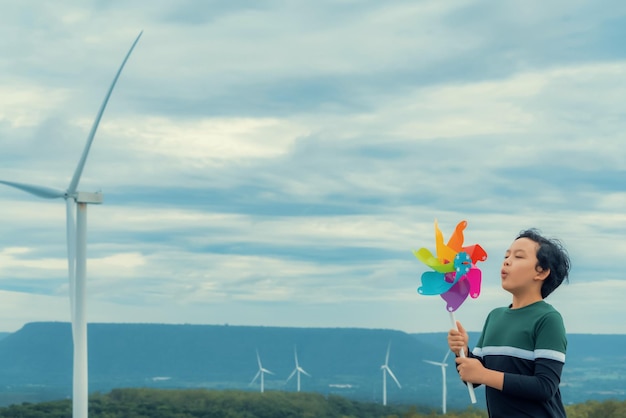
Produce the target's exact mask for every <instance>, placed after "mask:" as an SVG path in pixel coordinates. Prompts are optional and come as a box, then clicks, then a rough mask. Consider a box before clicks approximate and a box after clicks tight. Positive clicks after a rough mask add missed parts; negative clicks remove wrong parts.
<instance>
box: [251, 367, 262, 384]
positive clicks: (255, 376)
mask: <svg viewBox="0 0 626 418" xmlns="http://www.w3.org/2000/svg"><path fill="white" fill-rule="evenodd" d="M260 375H261V370H259V371H258V372H256V374H255V375H254V378H253V379H252V381H251V382H250V384H253V383H254V382H255V381H256V380H257V379H258V378H259V376H260Z"/></svg>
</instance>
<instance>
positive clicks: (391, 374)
mask: <svg viewBox="0 0 626 418" xmlns="http://www.w3.org/2000/svg"><path fill="white" fill-rule="evenodd" d="M387 371H388V372H389V376H391V377H392V378H393V380H394V382H396V385H398V387H399V388H400V389H402V386H400V382H398V379H396V376H395V375H394V374H393V372H392V371H391V369H390V368H389V367H387Z"/></svg>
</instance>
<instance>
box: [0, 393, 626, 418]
mask: <svg viewBox="0 0 626 418" xmlns="http://www.w3.org/2000/svg"><path fill="white" fill-rule="evenodd" d="M566 408H567V416H568V417H569V418H622V417H626V401H618V400H607V401H602V402H600V401H588V402H585V403H581V404H576V405H568V406H567V407H566ZM71 415H72V404H71V401H70V400H61V401H53V402H41V403H23V404H21V405H11V406H8V407H4V408H0V418H5V417H6V418H71ZM89 416H90V417H92V418H200V417H202V418H212V417H215V418H292V417H293V418H307V417H309V418H317V417H322V418H427V417H428V418H433V417H438V416H442V415H441V414H440V412H438V411H434V410H432V409H431V408H425V407H419V406H410V405H389V406H383V405H380V404H375V403H367V402H360V401H354V400H350V399H347V398H344V397H341V396H336V395H329V396H324V395H322V394H319V393H293V392H280V391H269V392H265V393H260V392H246V391H237V390H228V391H216V390H203V389H176V390H164V389H141V388H139V389H114V390H112V391H111V392H109V393H107V394H100V393H96V394H93V395H91V396H90V399H89ZM446 417H449V418H486V417H487V413H486V411H484V410H480V409H474V408H471V407H470V408H468V409H466V410H463V411H450V412H448V414H447V415H446Z"/></svg>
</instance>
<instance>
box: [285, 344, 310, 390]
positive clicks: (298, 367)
mask: <svg viewBox="0 0 626 418" xmlns="http://www.w3.org/2000/svg"><path fill="white" fill-rule="evenodd" d="M293 353H294V355H295V358H296V368H295V369H293V371H292V372H291V374H290V375H289V377H288V378H287V382H288V381H289V379H291V378H292V377H293V376H294V375H297V376H296V378H297V381H298V392H300V373H304V374H305V375H307V376H309V377H311V375H310V374H308V373H307V372H306V371H305V370H304V369H303V368H302V367H300V364H299V363H298V352H297V351H296V347H294V348H293Z"/></svg>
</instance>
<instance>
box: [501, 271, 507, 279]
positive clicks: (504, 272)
mask: <svg viewBox="0 0 626 418" xmlns="http://www.w3.org/2000/svg"><path fill="white" fill-rule="evenodd" d="M507 275H508V273H507V272H506V270H501V271H500V278H501V279H502V280H504V279H506V276H507Z"/></svg>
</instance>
